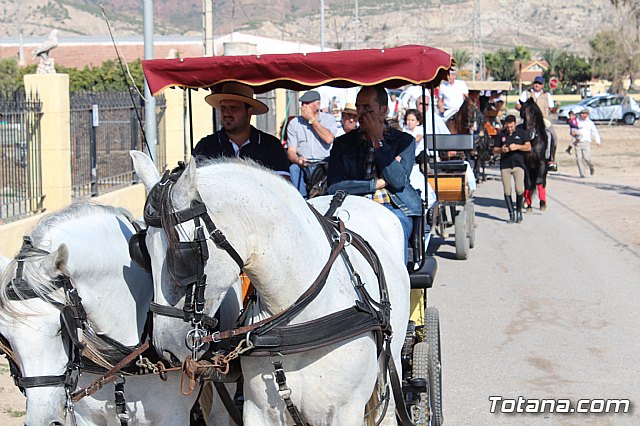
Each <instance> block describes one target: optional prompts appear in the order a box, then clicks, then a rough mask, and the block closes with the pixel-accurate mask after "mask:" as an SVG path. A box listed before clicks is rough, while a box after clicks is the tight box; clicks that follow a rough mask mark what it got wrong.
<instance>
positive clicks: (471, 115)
mask: <svg viewBox="0 0 640 426" xmlns="http://www.w3.org/2000/svg"><path fill="white" fill-rule="evenodd" d="M445 124H446V125H447V128H448V129H449V131H450V132H451V134H452V135H460V134H465V135H467V134H473V135H474V138H473V150H472V151H471V152H470V153H469V156H470V159H471V160H472V164H473V174H474V175H475V177H476V180H477V181H478V182H480V181H481V180H485V176H486V175H485V172H484V169H485V164H486V161H487V160H488V159H489V158H490V152H489V145H488V141H487V138H485V130H484V126H483V124H484V114H482V112H480V108H479V107H478V105H477V104H476V102H474V100H473V99H472V98H471V97H466V98H465V100H464V102H463V103H462V105H461V106H460V109H459V110H458V112H456V113H455V114H453V115H452V116H451V118H449V119H448V120H447V121H446V123H445ZM480 168H482V173H481V172H480Z"/></svg>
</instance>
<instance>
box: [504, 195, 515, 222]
mask: <svg viewBox="0 0 640 426" xmlns="http://www.w3.org/2000/svg"><path fill="white" fill-rule="evenodd" d="M504 201H505V203H507V210H508V211H509V220H507V223H514V222H515V221H516V216H515V214H514V212H513V200H512V199H511V195H505V196H504Z"/></svg>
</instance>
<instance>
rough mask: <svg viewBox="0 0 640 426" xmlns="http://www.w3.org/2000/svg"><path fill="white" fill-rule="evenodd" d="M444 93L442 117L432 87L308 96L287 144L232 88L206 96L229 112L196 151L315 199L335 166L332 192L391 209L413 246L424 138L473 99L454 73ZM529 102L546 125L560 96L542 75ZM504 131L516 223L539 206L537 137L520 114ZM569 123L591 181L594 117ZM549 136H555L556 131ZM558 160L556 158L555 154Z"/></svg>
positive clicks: (494, 97) (501, 139)
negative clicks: (252, 164) (529, 160)
mask: <svg viewBox="0 0 640 426" xmlns="http://www.w3.org/2000/svg"><path fill="white" fill-rule="evenodd" d="M436 90H437V93H434V95H435V96H434V98H435V99H437V104H436V105H435V108H436V113H435V114H432V113H431V107H432V105H431V99H432V98H431V96H430V93H429V92H428V91H426V94H427V96H425V97H424V98H423V94H425V89H423V88H422V87H420V86H413V87H410V88H409V89H407V90H406V91H405V96H403V99H399V98H398V94H397V92H393V91H392V92H390V93H389V92H388V91H387V90H385V89H384V88H383V87H382V86H373V87H364V88H362V89H360V90H359V92H357V95H356V99H355V100H356V102H355V103H353V102H349V99H347V98H346V97H345V98H344V99H342V98H340V99H339V98H338V97H337V96H332V97H331V98H329V100H328V101H326V100H325V101H324V102H325V104H324V105H323V95H322V93H321V92H322V90H309V91H307V92H306V93H304V95H302V96H301V97H300V99H299V101H300V110H299V111H300V114H299V115H298V116H296V117H291V118H289V119H288V121H287V122H286V123H285V130H284V131H283V132H282V133H283V140H284V141H285V143H284V145H283V143H281V141H280V140H278V139H277V138H275V137H274V136H271V135H269V134H267V133H265V132H262V131H260V130H258V129H256V128H255V127H253V126H252V125H251V117H252V116H254V115H259V114H264V113H266V112H267V111H268V107H267V106H266V105H265V104H264V103H262V102H260V101H258V100H256V99H255V97H254V92H253V90H252V89H251V87H249V86H246V85H243V84H240V83H232V82H229V83H226V84H225V85H224V86H223V88H222V90H221V92H220V93H217V94H212V95H209V96H207V97H206V98H205V100H206V102H207V103H209V104H210V105H211V106H213V107H215V108H216V109H218V110H219V111H220V117H221V124H222V128H221V129H220V130H218V131H217V132H215V133H213V134H211V135H209V136H206V137H205V138H203V139H201V140H200V141H199V142H198V144H197V145H196V147H195V148H194V151H193V154H194V155H195V156H197V157H198V159H199V160H198V161H202V159H207V158H216V157H237V158H249V159H251V160H253V161H256V162H257V163H259V164H261V165H263V166H265V167H268V168H270V169H272V170H274V171H275V172H276V173H278V174H280V175H281V176H283V177H284V178H285V179H289V180H290V181H291V183H292V184H293V185H294V186H295V188H296V189H297V190H298V191H299V192H300V194H301V195H302V196H303V197H307V195H308V194H307V186H308V184H309V182H310V179H311V176H312V175H313V172H314V170H315V168H316V167H317V166H318V164H319V162H321V161H328V165H327V186H328V192H329V193H330V194H331V193H335V192H336V191H338V190H340V189H343V190H346V191H347V192H349V193H350V194H357V195H362V196H365V197H368V198H371V199H372V200H374V201H376V202H378V203H380V204H382V205H383V206H385V207H386V208H388V209H389V210H390V211H391V212H393V213H394V214H395V215H396V216H397V217H398V219H399V220H400V223H401V224H402V227H403V230H404V233H405V239H406V240H408V239H409V236H410V234H411V228H412V220H411V217H412V216H417V215H420V214H421V199H420V194H422V198H423V199H424V194H425V192H429V199H430V200H433V201H435V193H434V192H433V190H432V189H431V188H425V187H424V186H425V184H424V177H423V173H424V171H423V169H421V168H420V166H419V165H418V164H417V163H416V159H420V158H421V153H422V151H423V150H424V149H425V148H424V147H425V143H424V142H425V141H424V140H423V132H425V130H426V132H427V133H432V132H433V131H434V130H435V133H437V134H448V133H450V131H449V128H448V127H447V125H446V124H445V121H446V117H448V116H451V114H452V112H455V111H456V110H457V109H458V108H460V106H461V105H462V103H463V102H464V100H465V99H466V98H468V97H469V96H470V93H469V89H468V88H467V85H466V84H465V83H464V82H463V81H461V80H457V79H456V73H455V71H453V72H451V73H450V75H449V77H448V79H447V80H446V81H444V82H443V83H442V84H441V85H440V87H439V88H438V89H436ZM476 95H477V94H476V93H472V94H471V96H472V99H473V100H476V99H477V97H474V96H476ZM483 95H484V98H483V100H484V106H483V110H484V111H488V116H489V117H497V116H499V115H500V114H499V112H501V109H502V108H503V104H504V99H503V97H502V93H501V92H489V93H483ZM528 99H533V100H534V101H535V102H536V104H537V105H538V107H539V108H540V110H541V112H542V114H543V116H544V117H545V120H546V119H547V117H549V114H550V111H551V109H552V108H553V107H554V101H553V98H552V96H551V94H550V93H548V92H545V91H544V80H543V79H542V77H536V79H535V80H534V82H533V87H532V88H531V89H530V90H527V91H524V92H523V93H522V94H521V96H520V98H519V100H518V103H517V104H516V109H517V110H520V108H521V106H522V105H523V104H524V103H525V102H526V101H527V100H528ZM491 111H495V113H493V114H492V113H491ZM336 116H337V117H338V120H337V119H336ZM423 121H424V122H423ZM498 122H500V120H498ZM500 124H501V127H499V128H501V130H500V131H499V132H497V134H496V135H495V137H494V141H493V149H492V152H493V154H496V155H498V154H499V155H500V158H501V159H500V174H501V177H502V183H503V192H504V199H505V202H506V206H507V210H508V214H509V218H508V219H507V222H508V223H520V222H522V220H523V218H522V210H523V208H524V207H525V206H526V207H529V208H530V207H531V202H532V201H531V196H532V194H531V191H529V190H527V189H526V188H525V176H526V167H525V153H526V152H528V151H531V140H532V138H533V135H532V134H531V132H528V131H526V130H525V129H524V128H522V127H521V126H517V119H516V117H515V115H508V116H507V117H506V118H505V119H504V122H502V123H500ZM569 124H570V133H571V137H572V143H571V145H570V146H568V147H567V149H566V151H567V152H569V153H570V152H571V151H572V150H573V152H574V153H575V155H576V161H577V164H578V170H579V173H580V177H584V176H586V173H585V170H586V169H587V168H588V170H589V173H590V175H593V174H594V172H595V169H594V166H593V163H592V162H591V157H590V145H591V142H592V140H595V141H596V143H597V144H600V135H599V134H598V131H597V129H596V127H595V125H594V124H593V122H592V121H591V120H589V117H588V111H587V110H584V111H582V112H581V113H580V117H579V118H574V117H572V118H571V119H570V120H569ZM549 133H550V135H551V136H552V137H553V138H555V130H553V127H552V126H550V128H549ZM547 151H549V149H548V150H547ZM429 154H432V153H429ZM547 154H549V152H547ZM327 159H328V160H327ZM549 160H550V161H552V160H553V158H552V155H549ZM585 165H586V167H585ZM474 186H475V184H474ZM415 188H418V189H419V190H418V191H416V189H415ZM537 189H538V197H539V199H540V201H541V209H544V208H546V189H545V188H544V185H543V186H540V185H538V188H537ZM514 192H515V206H514V201H513V193H514ZM405 254H406V253H405Z"/></svg>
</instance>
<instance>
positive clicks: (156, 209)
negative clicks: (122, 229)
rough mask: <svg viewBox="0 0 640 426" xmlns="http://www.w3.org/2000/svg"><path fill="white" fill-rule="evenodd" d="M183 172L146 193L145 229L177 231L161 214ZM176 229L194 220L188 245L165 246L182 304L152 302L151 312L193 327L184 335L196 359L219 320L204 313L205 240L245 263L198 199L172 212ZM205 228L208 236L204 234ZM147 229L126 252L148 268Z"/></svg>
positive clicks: (180, 169)
mask: <svg viewBox="0 0 640 426" xmlns="http://www.w3.org/2000/svg"><path fill="white" fill-rule="evenodd" d="M184 170H185V166H184V164H183V163H180V166H179V167H178V168H177V169H175V170H174V171H173V172H169V171H166V172H165V173H164V175H163V176H162V178H161V180H160V182H158V183H157V184H156V185H155V186H154V187H153V189H152V190H151V191H150V192H149V196H148V197H147V201H146V203H145V208H144V220H145V222H146V223H147V225H148V226H150V227H154V228H164V229H165V230H166V231H167V232H177V231H176V230H175V229H173V230H168V229H167V228H168V227H165V226H163V219H162V216H161V214H160V211H161V208H162V202H163V200H164V197H170V196H171V188H172V186H173V184H175V182H176V181H177V180H178V179H179V178H180V176H181V175H182V173H183V172H184ZM173 217H174V219H175V222H174V223H173V224H172V225H173V226H174V227H177V226H179V225H181V224H183V223H185V222H188V221H191V220H193V222H194V225H195V236H194V239H193V240H191V241H187V242H182V241H178V242H177V243H174V245H175V247H168V248H167V250H168V251H169V250H171V253H170V254H169V255H167V256H166V259H167V269H168V272H169V274H170V275H171V276H172V278H173V279H174V280H175V282H176V284H177V285H178V286H179V287H181V288H183V289H185V302H184V305H183V307H182V309H180V308H175V307H173V306H165V305H161V304H158V303H156V302H151V307H150V310H151V312H153V313H155V314H157V315H161V316H166V317H171V318H180V319H182V320H183V321H184V322H187V323H190V324H191V326H192V327H193V328H192V329H191V330H190V331H189V332H188V333H187V336H186V339H185V340H186V342H185V343H186V345H187V347H188V348H189V350H191V351H192V356H193V358H194V359H196V353H197V351H198V350H200V349H201V348H202V347H203V346H204V344H203V343H201V339H202V338H203V337H204V336H206V335H207V334H209V333H211V332H213V331H214V330H215V328H216V326H217V325H218V320H217V319H216V318H214V317H211V316H209V315H206V314H205V313H204V307H205V287H206V284H207V276H206V274H205V273H204V266H205V264H206V262H207V260H208V259H209V249H208V246H207V240H208V239H209V238H211V239H212V240H213V242H214V243H215V244H216V246H218V247H220V248H221V249H223V250H225V251H226V252H227V253H228V254H229V256H231V258H232V259H233V260H234V261H235V263H236V264H237V265H238V267H239V268H240V271H242V269H243V268H244V262H243V261H242V259H241V258H240V255H239V254H238V252H237V251H236V250H235V249H234V248H233V247H232V246H231V244H230V243H229V241H228V240H227V238H226V236H225V235H224V234H223V233H222V231H221V230H220V229H218V228H217V227H216V225H215V224H214V223H213V220H212V219H211V217H210V216H209V214H208V213H207V208H206V206H205V205H204V203H202V202H201V201H200V200H197V199H194V200H192V201H191V203H190V205H189V207H188V208H186V209H183V210H179V211H176V212H174V213H173ZM205 227H206V230H207V233H208V235H209V236H208V237H207V236H206V235H205V232H204V228H205ZM145 237H146V230H143V229H141V230H139V231H138V232H137V233H136V235H134V237H132V238H131V240H130V242H129V253H130V254H131V258H132V259H133V260H134V261H135V262H136V263H138V265H141V267H143V268H148V269H149V270H150V269H151V268H150V265H151V259H150V256H149V252H148V250H147V249H146V244H145V242H144V240H145Z"/></svg>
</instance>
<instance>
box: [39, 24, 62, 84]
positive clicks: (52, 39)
mask: <svg viewBox="0 0 640 426" xmlns="http://www.w3.org/2000/svg"><path fill="white" fill-rule="evenodd" d="M57 46H58V30H51V32H50V33H49V38H48V39H47V40H46V41H44V42H43V43H41V44H40V45H39V46H38V47H36V48H35V49H33V57H34V58H40V62H39V63H38V69H37V70H36V74H55V73H56V68H55V66H54V62H55V61H54V59H53V58H50V57H49V52H50V51H51V49H53V48H55V47H57Z"/></svg>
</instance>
